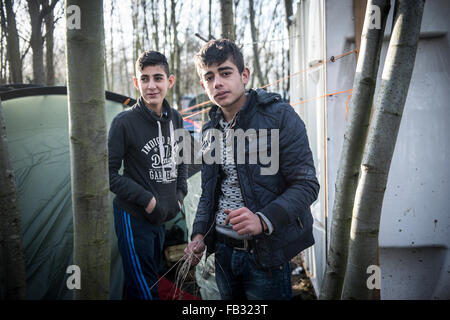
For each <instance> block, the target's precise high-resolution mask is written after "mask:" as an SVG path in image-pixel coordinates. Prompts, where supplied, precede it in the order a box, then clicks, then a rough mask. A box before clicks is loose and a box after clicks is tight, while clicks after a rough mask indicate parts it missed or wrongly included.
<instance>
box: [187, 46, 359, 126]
mask: <svg viewBox="0 0 450 320" xmlns="http://www.w3.org/2000/svg"><path fill="white" fill-rule="evenodd" d="M357 52H358V50H357V49H354V50H351V51H347V52H344V53H342V54H339V55H337V56H331V57H330V58H329V59H327V60H323V61H319V62H317V63H315V64H314V65H312V66H310V67H308V68H305V69H303V70H301V71H298V72H295V73H293V74H290V75H288V76H285V77H283V78H280V79H278V80H276V81H274V82H272V83H269V84H266V85H264V86H262V87H259V88H260V89H265V88H267V87H270V86H272V85H274V84H277V83H279V82H281V81H283V80H286V79H290V78H292V77H294V76H297V75H300V74H302V73H304V72H306V71H308V70H312V69H314V68H317V67H319V66H321V65H324V64H326V63H329V62H336V61H337V60H339V59H341V58H343V57H346V56H348V55H350V54H352V53H357ZM345 92H348V90H346V91H345ZM340 93H342V92H340ZM333 94H338V93H329V94H327V95H324V96H320V97H316V98H312V99H309V100H308V101H311V100H314V99H319V98H322V97H326V96H328V95H333ZM209 103H212V101H211V100H208V101H205V102H202V103H199V104H196V105H194V106H191V107H189V108H187V109H184V110H182V111H180V113H181V114H182V115H183V114H185V113H187V112H188V111H190V110H192V109H195V108H198V107H202V106H204V105H207V104H209ZM301 103H305V102H297V103H295V104H291V105H292V106H294V105H297V104H301ZM209 109H210V108H206V109H204V110H201V111H198V112H195V113H193V114H190V115H188V116H185V117H183V119H187V118H190V117H193V116H195V115H197V114H200V113H204V112H207V111H208V110H209Z"/></svg>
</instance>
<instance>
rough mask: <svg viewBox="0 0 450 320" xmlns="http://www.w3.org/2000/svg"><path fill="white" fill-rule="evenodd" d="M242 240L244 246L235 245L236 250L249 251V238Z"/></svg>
mask: <svg viewBox="0 0 450 320" xmlns="http://www.w3.org/2000/svg"><path fill="white" fill-rule="evenodd" d="M242 241H244V246H243V247H234V248H235V249H236V250H241V251H247V249H248V240H246V239H244V240H242Z"/></svg>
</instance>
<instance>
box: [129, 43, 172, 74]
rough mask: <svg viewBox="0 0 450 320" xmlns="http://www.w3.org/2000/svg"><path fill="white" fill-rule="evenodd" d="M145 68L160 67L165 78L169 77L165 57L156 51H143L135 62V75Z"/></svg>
mask: <svg viewBox="0 0 450 320" xmlns="http://www.w3.org/2000/svg"><path fill="white" fill-rule="evenodd" d="M146 66H161V67H163V69H164V71H165V72H166V75H167V77H169V76H170V70H169V63H168V62H167V58H166V56H165V55H163V54H162V53H160V52H158V51H151V50H149V51H145V52H143V53H142V54H141V55H140V56H139V58H138V59H137V60H136V73H137V71H142V70H144V68H145V67H146Z"/></svg>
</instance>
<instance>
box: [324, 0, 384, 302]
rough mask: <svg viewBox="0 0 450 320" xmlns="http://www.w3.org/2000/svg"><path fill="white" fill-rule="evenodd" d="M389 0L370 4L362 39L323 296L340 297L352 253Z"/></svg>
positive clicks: (340, 171) (338, 180)
mask: <svg viewBox="0 0 450 320" xmlns="http://www.w3.org/2000/svg"><path fill="white" fill-rule="evenodd" d="M371 5H377V6H378V7H379V8H380V9H381V10H380V11H381V17H380V18H381V28H380V29H376V28H374V29H370V26H371V23H370V21H369V20H370V19H369V17H370V13H371V9H370V8H371ZM389 9H390V1H389V0H371V1H369V4H368V5H367V11H366V19H365V21H364V27H363V34H362V37H361V38H362V39H361V41H362V42H361V52H360V56H359V59H358V64H357V67H356V74H355V78H354V82H353V94H352V97H351V100H350V112H349V119H348V124H347V127H346V131H345V135H344V143H343V146H342V151H341V159H340V163H339V171H338V175H337V180H336V195H335V200H334V206H333V217H332V219H333V220H332V222H331V237H330V248H329V250H328V259H327V266H326V270H325V274H324V279H323V281H322V286H321V290H320V299H340V297H341V292H342V286H343V283H344V276H345V269H346V264H347V255H348V242H349V235H350V225H351V213H352V210H353V202H354V198H355V191H356V187H357V184H358V177H359V170H360V165H361V159H362V154H363V151H364V143H365V140H366V135H367V130H368V126H369V118H370V112H371V108H372V101H373V95H374V92H375V85H376V79H377V73H378V67H379V61H380V51H381V47H382V45H383V36H384V29H385V26H386V19H387V16H388V14H389Z"/></svg>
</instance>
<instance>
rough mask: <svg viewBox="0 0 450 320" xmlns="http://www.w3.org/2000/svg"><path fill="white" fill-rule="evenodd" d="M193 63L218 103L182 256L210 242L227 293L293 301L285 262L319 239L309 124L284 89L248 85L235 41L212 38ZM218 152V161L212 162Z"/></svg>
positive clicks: (220, 283)
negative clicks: (313, 212) (315, 228)
mask: <svg viewBox="0 0 450 320" xmlns="http://www.w3.org/2000/svg"><path fill="white" fill-rule="evenodd" d="M195 63H196V67H197V71H198V73H199V76H200V82H201V85H202V87H203V88H204V90H205V91H206V93H207V94H208V96H209V98H210V99H211V100H212V102H213V103H214V104H215V106H213V107H212V108H211V110H210V112H209V116H210V121H208V122H207V123H206V124H205V125H204V126H203V142H202V145H203V150H202V152H203V157H204V164H203V166H202V195H201V197H200V201H199V205H198V209H197V213H196V217H195V220H194V224H193V231H192V238H191V239H192V241H191V242H190V243H189V245H188V246H187V248H186V250H185V253H186V254H188V255H193V256H194V263H196V262H198V259H199V258H200V257H201V256H202V252H203V251H204V250H205V246H206V250H207V253H213V252H214V253H215V263H216V268H215V271H216V281H217V285H218V288H219V291H220V294H221V297H222V299H258V300H262V299H290V298H291V296H292V289H291V274H290V268H289V262H290V260H291V259H292V258H293V257H294V256H295V255H297V254H298V253H299V252H300V251H302V250H304V249H305V248H307V247H309V246H311V245H313V244H314V238H313V234H312V225H313V218H312V215H311V211H310V205H311V204H312V203H313V202H314V201H315V200H316V199H317V196H318V192H319V184H318V181H317V178H316V173H315V168H314V163H313V157H312V153H311V150H310V148H309V143H308V137H307V134H306V129H305V125H304V123H303V121H302V120H301V119H300V117H299V116H298V114H297V113H296V112H295V111H294V110H293V108H292V107H291V106H290V105H289V104H287V103H285V102H282V101H281V97H280V96H279V95H278V94H273V93H268V92H266V91H264V90H259V89H258V90H256V91H255V90H249V91H246V90H245V85H246V84H247V83H248V81H249V77H250V70H249V69H248V68H247V67H245V65H244V60H243V56H242V53H241V51H240V50H239V48H238V47H237V46H236V45H235V44H234V43H233V42H232V41H230V40H227V39H221V40H212V41H210V42H208V43H207V44H205V45H204V46H203V48H202V49H201V50H200V51H199V53H197V55H196V57H195ZM235 138H237V139H235ZM239 139H240V140H241V142H242V140H244V145H242V144H241V145H239V143H238V141H239ZM246 140H248V143H246V142H245V141H246ZM267 140H270V143H268V141H267ZM255 146H257V147H258V148H259V150H258V152H257V153H256V149H255ZM217 154H218V155H220V156H221V157H219V158H215V159H220V161H219V162H220V163H217V161H211V158H212V157H217ZM255 154H258V155H259V156H260V158H259V159H255V158H253V160H252V157H253V156H254V155H255ZM269 154H270V161H269V162H267V155H269ZM262 155H264V156H266V157H261V156H262ZM207 160H208V161H207ZM255 160H256V161H255ZM268 165H270V166H268Z"/></svg>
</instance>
